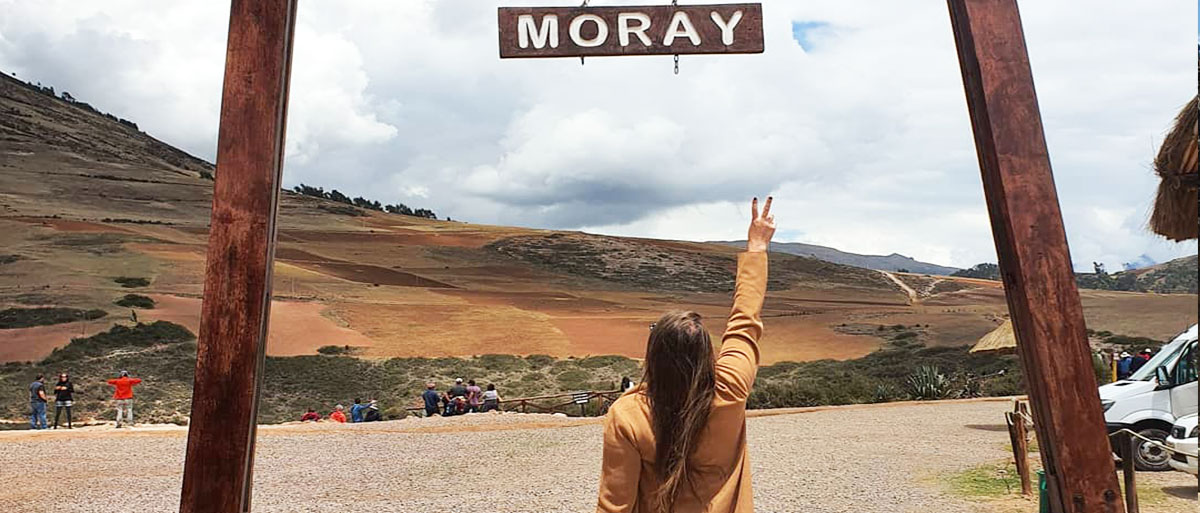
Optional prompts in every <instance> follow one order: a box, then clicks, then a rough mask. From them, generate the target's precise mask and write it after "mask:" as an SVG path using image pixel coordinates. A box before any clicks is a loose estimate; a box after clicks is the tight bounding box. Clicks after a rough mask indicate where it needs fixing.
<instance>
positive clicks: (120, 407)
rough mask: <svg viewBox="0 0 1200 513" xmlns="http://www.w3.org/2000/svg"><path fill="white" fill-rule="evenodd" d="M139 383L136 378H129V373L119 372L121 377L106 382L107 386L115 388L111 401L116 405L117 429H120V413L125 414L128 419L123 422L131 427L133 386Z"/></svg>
mask: <svg viewBox="0 0 1200 513" xmlns="http://www.w3.org/2000/svg"><path fill="white" fill-rule="evenodd" d="M141 382H142V380H140V379H138V378H131V377H129V371H121V377H119V378H117V379H110V380H108V384H109V385H112V386H114V387H116V392H114V393H113V399H114V401H115V402H116V403H117V427H121V413H122V411H124V412H125V413H127V417H128V419H127V420H126V421H125V422H126V423H127V424H129V425H130V426H132V425H133V386H134V385H138V384H140V383H141Z"/></svg>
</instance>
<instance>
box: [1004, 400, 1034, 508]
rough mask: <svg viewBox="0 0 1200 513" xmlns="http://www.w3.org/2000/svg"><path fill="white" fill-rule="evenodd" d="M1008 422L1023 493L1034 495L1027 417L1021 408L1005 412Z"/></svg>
mask: <svg viewBox="0 0 1200 513" xmlns="http://www.w3.org/2000/svg"><path fill="white" fill-rule="evenodd" d="M1004 417H1005V420H1006V421H1007V424H1008V438H1009V442H1010V443H1011V444H1012V450H1013V464H1014V465H1016V467H1017V476H1018V478H1019V479H1020V480H1021V495H1024V496H1027V497H1028V496H1030V495H1033V489H1032V488H1031V487H1030V485H1029V443H1028V442H1027V439H1026V437H1025V418H1024V417H1022V416H1021V413H1020V410H1018V411H1009V412H1004Z"/></svg>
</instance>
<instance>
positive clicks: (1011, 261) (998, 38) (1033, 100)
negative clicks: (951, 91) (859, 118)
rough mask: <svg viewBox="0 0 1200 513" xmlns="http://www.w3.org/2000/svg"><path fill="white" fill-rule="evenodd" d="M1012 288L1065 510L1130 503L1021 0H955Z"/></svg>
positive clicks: (1054, 491) (1044, 444)
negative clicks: (1100, 389)
mask: <svg viewBox="0 0 1200 513" xmlns="http://www.w3.org/2000/svg"><path fill="white" fill-rule="evenodd" d="M948 3H949V7H950V17H951V20H952V22H953V26H954V37H955V41H956V42H957V44H958V56H959V64H960V65H961V68H962V76H963V84H964V87H965V88H966V92H967V103H968V106H969V107H970V113H971V125H972V127H973V129H974V132H975V145H976V150H977V153H978V157H979V164H980V169H981V171H982V175H983V186H984V195H985V196H986V198H987V205H988V212H989V214H990V216H991V223H992V233H993V235H994V237H995V241H996V253H997V254H998V256H999V260H1000V270H1001V276H1002V279H1003V281H1004V291H1005V296H1006V297H1007V300H1008V309H1009V313H1010V315H1011V317H1012V324H1013V330H1014V332H1015V334H1016V338H1017V352H1018V354H1019V355H1020V358H1021V366H1022V369H1023V370H1024V371H1025V380H1026V382H1027V385H1028V387H1029V399H1030V402H1031V403H1032V406H1033V409H1034V411H1035V412H1036V413H1037V414H1036V415H1035V417H1036V418H1037V424H1036V426H1035V429H1036V432H1037V435H1038V441H1039V442H1040V446H1041V456H1042V463H1043V465H1044V467H1045V472H1046V480H1047V483H1046V484H1047V491H1048V492H1049V493H1050V504H1051V508H1052V510H1053V511H1055V512H1057V513H1063V512H1070V513H1102V512H1103V513H1119V512H1121V511H1123V510H1124V506H1123V505H1122V504H1121V502H1120V496H1119V494H1118V493H1117V490H1118V488H1117V478H1116V472H1115V468H1114V467H1113V461H1112V455H1111V452H1110V450H1109V448H1110V445H1109V442H1108V437H1107V435H1106V432H1105V428H1104V416H1103V411H1102V410H1101V408H1100V397H1099V396H1098V395H1097V394H1096V378H1095V375H1094V374H1093V372H1094V371H1093V369H1092V359H1091V351H1090V349H1089V347H1088V342H1087V335H1086V333H1085V328H1084V321H1083V309H1082V306H1081V304H1080V301H1079V293H1078V290H1076V287H1075V276H1074V273H1073V270H1072V266H1071V255H1070V252H1069V251H1068V249H1067V238H1066V234H1065V232H1064V230H1063V222H1062V212H1061V211H1060V209H1059V205H1058V195H1057V192H1056V191H1055V188H1054V177H1053V175H1052V173H1051V171H1050V157H1049V154H1048V152H1047V150H1046V139H1045V135H1044V134H1043V131H1042V120H1041V114H1040V112H1039V110H1038V104H1037V95H1036V94H1035V92H1034V87H1033V74H1032V72H1031V71H1030V68H1029V56H1028V54H1027V52H1026V49H1025V37H1024V33H1023V30H1022V27H1021V17H1020V13H1019V12H1018V10H1017V3H1016V0H948Z"/></svg>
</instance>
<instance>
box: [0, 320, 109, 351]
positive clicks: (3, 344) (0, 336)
mask: <svg viewBox="0 0 1200 513" xmlns="http://www.w3.org/2000/svg"><path fill="white" fill-rule="evenodd" d="M111 325H112V319H110V318H108V317H105V318H103V319H97V320H94V321H90V322H87V323H85V324H84V325H82V326H81V325H80V323H78V322H72V323H68V324H56V325H54V326H37V327H33V328H21V329H13V330H0V362H25V361H30V362H35V361H38V360H41V359H42V358H45V357H46V356H48V355H49V354H50V352H51V351H53V350H54V349H55V348H57V347H62V346H65V345H67V342H70V341H71V339H72V338H74V337H79V336H91V335H95V334H96V333H99V332H101V331H105V330H107V329H108V328H109V326H111Z"/></svg>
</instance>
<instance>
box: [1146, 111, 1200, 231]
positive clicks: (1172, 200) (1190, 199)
mask: <svg viewBox="0 0 1200 513" xmlns="http://www.w3.org/2000/svg"><path fill="white" fill-rule="evenodd" d="M1196 118H1197V106H1196V98H1192V101H1191V102H1189V103H1188V104H1187V106H1186V107H1184V108H1183V111H1181V112H1180V113H1179V115H1178V116H1177V117H1176V118H1175V127H1174V128H1172V129H1171V133H1170V134H1168V135H1167V138H1166V139H1164V140H1163V144H1162V148H1160V149H1159V150H1158V157H1157V158H1155V159H1154V171H1155V172H1156V173H1158V176H1159V178H1161V179H1162V182H1161V183H1159V184H1158V198H1157V199H1156V200H1155V201H1154V213H1153V214H1152V215H1151V216H1150V229H1151V230H1154V233H1157V234H1159V235H1162V236H1163V237H1166V238H1168V239H1171V240H1174V241H1183V240H1190V239H1195V238H1196V232H1197V228H1198V227H1200V216H1198V215H1197V197H1196V188H1197V185H1200V174H1198V173H1200V170H1197V162H1196V157H1197V149H1196V144H1197V137H1198V136H1200V133H1198V132H1197V125H1196Z"/></svg>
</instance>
